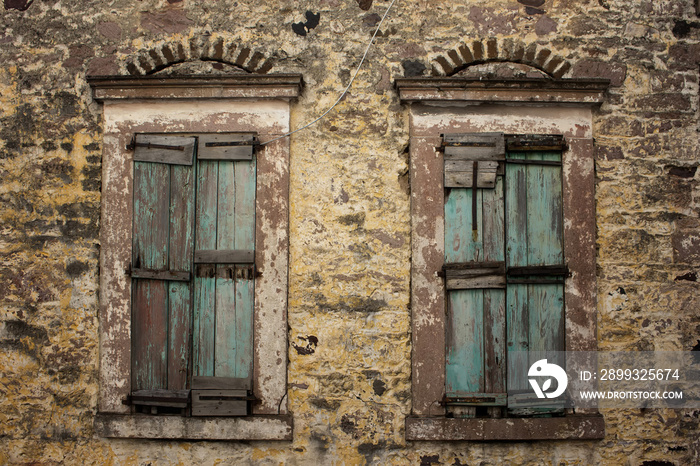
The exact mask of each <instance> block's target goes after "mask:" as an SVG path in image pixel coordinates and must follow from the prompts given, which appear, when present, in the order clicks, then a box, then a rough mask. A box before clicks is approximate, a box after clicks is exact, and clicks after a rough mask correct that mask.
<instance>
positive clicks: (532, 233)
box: [511, 152, 564, 266]
mask: <svg viewBox="0 0 700 466" xmlns="http://www.w3.org/2000/svg"><path fill="white" fill-rule="evenodd" d="M527 156H528V159H530V160H549V161H554V160H561V154H560V153H551V152H531V153H528V154H527ZM561 170H562V169H561V167H556V166H535V165H531V166H528V167H527V205H528V216H527V236H526V237H527V264H523V265H529V266H533V265H549V264H561V263H563V260H564V248H563V231H564V229H563V216H562V179H561ZM511 265H516V264H511Z"/></svg>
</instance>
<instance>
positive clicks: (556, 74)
mask: <svg viewBox="0 0 700 466" xmlns="http://www.w3.org/2000/svg"><path fill="white" fill-rule="evenodd" d="M488 62H513V63H522V64H524V65H528V66H532V67H533V68H537V69H538V70H540V71H542V72H543V73H546V74H547V75H549V76H551V77H553V78H557V79H558V78H562V77H563V76H564V75H565V74H566V73H568V72H569V70H570V69H571V63H570V62H569V61H568V60H566V59H564V58H563V57H561V56H559V55H556V54H554V53H552V51H551V50H549V49H548V48H546V47H543V46H541V45H538V44H536V43H531V44H525V43H523V42H521V41H519V40H513V39H504V40H501V41H499V40H498V39H496V38H489V39H484V40H474V41H472V42H466V41H465V42H463V43H461V44H460V45H458V46H457V47H455V48H454V49H452V50H449V51H448V52H447V53H446V54H444V55H438V56H436V57H435V58H433V59H432V63H431V65H432V66H431V71H432V74H433V76H453V75H455V74H456V73H458V72H459V71H461V70H463V69H465V68H467V67H469V66H472V65H477V64H480V63H488Z"/></svg>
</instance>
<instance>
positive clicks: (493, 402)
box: [446, 391, 508, 406]
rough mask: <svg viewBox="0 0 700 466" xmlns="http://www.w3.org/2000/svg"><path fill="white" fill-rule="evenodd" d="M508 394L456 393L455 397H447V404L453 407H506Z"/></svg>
mask: <svg viewBox="0 0 700 466" xmlns="http://www.w3.org/2000/svg"><path fill="white" fill-rule="evenodd" d="M507 399H508V393H506V392H503V391H500V392H496V391H493V392H485V393H473V392H465V393H462V392H455V393H454V394H453V396H450V397H446V404H447V405H452V406H505V405H506V404H507Z"/></svg>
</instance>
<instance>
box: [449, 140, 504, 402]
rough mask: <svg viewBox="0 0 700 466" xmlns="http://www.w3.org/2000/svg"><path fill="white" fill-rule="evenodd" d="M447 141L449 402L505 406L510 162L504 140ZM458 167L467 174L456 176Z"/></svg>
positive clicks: (462, 173) (461, 173)
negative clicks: (506, 164) (505, 169)
mask: <svg viewBox="0 0 700 466" xmlns="http://www.w3.org/2000/svg"><path fill="white" fill-rule="evenodd" d="M444 142H445V151H444V152H445V186H446V188H447V191H446V194H445V195H446V199H445V268H444V273H445V279H446V285H447V301H448V303H447V306H448V309H447V311H448V326H447V335H446V337H447V338H446V345H447V347H446V351H447V356H446V357H447V359H446V374H445V375H446V397H447V401H448V403H449V404H451V405H457V406H460V405H461V406H502V405H504V404H505V401H506V396H505V391H506V390H505V358H504V355H505V346H504V345H505V262H504V246H503V239H504V225H503V218H504V211H503V205H504V202H503V188H504V185H503V176H502V175H498V168H499V163H501V164H502V160H503V159H504V155H505V153H504V150H503V135H502V134H499V133H487V134H461V135H449V136H445V138H444ZM459 163H463V164H462V168H464V170H461V171H458V170H455V167H456V166H457V165H458V164H459ZM470 167H471V169H470ZM474 169H476V171H477V176H476V177H474ZM482 170H483V172H484V175H483V176H482ZM461 413H462V414H463V415H473V414H474V411H473V408H468V409H462V410H461Z"/></svg>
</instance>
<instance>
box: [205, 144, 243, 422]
mask: <svg viewBox="0 0 700 466" xmlns="http://www.w3.org/2000/svg"><path fill="white" fill-rule="evenodd" d="M243 140H245V141H248V144H247V145H242V144H240V143H241V141H243ZM208 143H211V144H209V145H208ZM253 143H254V140H253V138H252V137H249V136H245V135H244V136H241V135H216V136H213V135H212V136H207V137H201V138H200V140H199V146H198V150H199V152H198V156H197V158H198V167H197V170H198V176H197V188H196V189H197V202H196V226H195V251H194V262H195V278H194V296H195V307H194V345H193V347H194V364H195V367H194V373H193V374H194V376H195V378H197V377H215V378H221V377H226V378H232V379H240V380H242V381H243V384H244V386H245V387H247V388H248V389H250V388H251V383H250V381H251V376H252V360H253V328H252V327H253V305H254V299H253V298H254V296H253V293H254V276H255V270H254V249H255V173H256V165H255V163H256V162H255V159H254V158H253V157H252V153H253ZM248 153H249V154H250V157H247V155H246V154H248ZM207 380H208V379H207ZM239 386H240V384H239ZM193 388H195V387H193ZM199 395H201V394H198V397H199V398H198V399H200V400H204V401H206V400H207V399H208V398H207V396H210V395H206V394H205V395H202V396H204V398H203V399H202V398H201V396H199ZM211 396H213V395H211ZM221 396H224V395H221ZM226 396H228V395H226ZM231 397H233V398H235V396H234V395H231ZM231 397H229V398H227V399H233V398H231ZM193 408H194V406H193ZM227 412H229V414H230V415H233V414H235V413H238V414H240V410H236V409H232V410H230V411H227Z"/></svg>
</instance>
